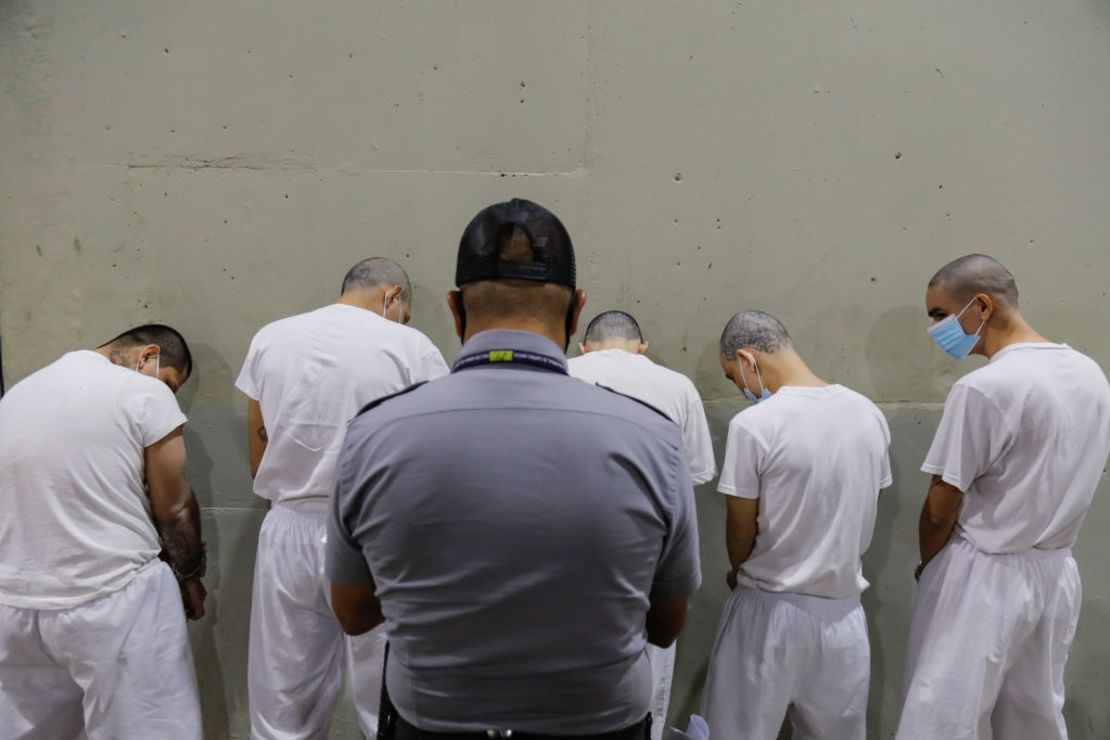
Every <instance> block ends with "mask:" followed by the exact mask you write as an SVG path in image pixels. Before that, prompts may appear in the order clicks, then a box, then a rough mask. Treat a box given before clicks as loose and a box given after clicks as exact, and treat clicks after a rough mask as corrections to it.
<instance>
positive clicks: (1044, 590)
mask: <svg viewBox="0 0 1110 740" xmlns="http://www.w3.org/2000/svg"><path fill="white" fill-rule="evenodd" d="M1082 600H1083V594H1082V588H1081V586H1080V583H1079V570H1078V568H1076V565H1075V560H1073V559H1072V557H1071V551H1070V550H1032V551H1028V552H1023V553H1016V554H1013V555H991V554H988V553H985V552H982V551H980V550H977V549H976V548H975V547H973V546H972V545H971V544H970V543H968V542H967V541H966V540H964V539H962V538H960V537H958V536H957V537H954V538H953V539H952V541H951V542H950V543H949V544H948V545H947V546H946V547H945V548H944V549H943V550H942V551H941V552H940V554H939V555H937V557H936V559H935V560H933V561H932V562H930V563H929V566H928V567H927V568H926V569H925V572H924V573H923V574H922V576H921V584H920V586H919V587H918V592H917V599H916V601H915V604H914V613H913V621H912V623H911V625H910V640H909V647H908V649H907V651H906V674H905V681H904V683H903V688H904V690H905V696H906V698H905V704H904V706H903V708H902V719H901V722H900V723H899V725H898V735H897V737H898V738H900V739H901V740H932V739H933V738H936V740H941V739H942V738H943V740H972V739H974V740H991V738H992V737H995V738H999V740H1009V739H1010V738H1036V739H1037V740H1052V738H1066V737H1067V735H1068V731H1067V727H1066V726H1065V725H1064V717H1063V715H1062V714H1061V711H1062V710H1063V707H1064V664H1065V663H1066V662H1067V659H1068V649H1069V648H1070V647H1071V642H1072V638H1073V637H1074V636H1075V625H1076V622H1078V621H1079V606H1080V603H1081V602H1082Z"/></svg>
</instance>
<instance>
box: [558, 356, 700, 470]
mask: <svg viewBox="0 0 1110 740" xmlns="http://www.w3.org/2000/svg"><path fill="white" fill-rule="evenodd" d="M567 367H568V370H569V371H570V374H571V375H573V376H574V377H576V378H580V379H582V380H585V381H586V382H587V383H593V384H595V385H603V386H605V387H606V388H612V389H613V390H615V391H617V392H619V393H624V394H625V395H628V396H632V397H633V398H637V399H639V400H641V401H643V402H644V403H646V404H650V405H651V406H654V407H655V408H657V409H659V410H660V411H662V412H663V413H664V414H666V415H667V416H668V417H670V419H671V421H673V422H674V423H675V424H678V428H679V429H681V430H682V441H683V442H684V443H685V445H686V454H687V456H688V457H689V458H690V477H691V478H693V480H694V485H700V484H702V483H707V482H709V481H710V480H712V479H713V476H714V475H716V474H717V461H716V460H714V458H713V441H712V440H711V439H710V437H709V424H708V422H706V420H705V409H704V408H702V403H701V396H699V395H698V390H697V388H695V387H694V384H693V383H692V382H691V381H690V379H689V378H687V377H686V376H685V375H683V374H682V373H676V372H675V371H674V370H670V369H668V368H665V367H663V366H662V365H657V364H655V363H654V362H652V361H651V360H650V359H648V358H647V357H646V356H645V355H638V354H635V353H633V352H626V351H624V350H623V349H602V350H597V351H595V352H588V353H586V354H584V355H581V356H580V357H572V358H571V359H570V360H569V361H568V362H567Z"/></svg>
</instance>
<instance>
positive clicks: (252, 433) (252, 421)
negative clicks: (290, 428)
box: [247, 398, 270, 478]
mask: <svg viewBox="0 0 1110 740" xmlns="http://www.w3.org/2000/svg"><path fill="white" fill-rule="evenodd" d="M269 441H270V438H269V437H268V436H266V424H265V423H264V422H263V421H262V406H260V405H259V403H258V401H256V400H254V399H253V398H250V399H247V449H248V450H249V451H250V458H251V478H253V477H254V476H256V475H258V466H259V465H261V464H262V456H263V455H264V454H266V443H267V442H269Z"/></svg>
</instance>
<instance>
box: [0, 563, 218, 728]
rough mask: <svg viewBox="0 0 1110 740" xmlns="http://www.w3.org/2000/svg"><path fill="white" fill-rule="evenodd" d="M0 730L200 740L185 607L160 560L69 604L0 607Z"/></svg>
mask: <svg viewBox="0 0 1110 740" xmlns="http://www.w3.org/2000/svg"><path fill="white" fill-rule="evenodd" d="M0 736H2V737H3V738H5V740H71V739H72V738H89V739H90V740H150V739H151V738H158V740H200V737H201V720H200V702H199V700H198V698H197V681H196V674H195V673H194V671H193V654H192V651H191V649H190V647H189V635H188V632H187V630H186V627H185V609H184V606H183V605H182V602H181V590H180V588H179V587H178V585H177V579H175V578H174V577H173V573H171V572H170V569H169V567H168V566H167V565H166V564H165V563H163V562H161V561H160V560H154V561H151V562H149V563H147V564H146V565H144V566H142V568H140V569H139V573H138V574H137V575H136V576H135V578H134V580H132V581H131V583H129V584H127V585H126V586H125V587H124V588H122V589H120V590H119V591H116V592H114V593H112V594H109V595H107V596H104V597H102V598H99V599H96V600H95V601H91V602H89V603H87V604H83V605H81V606H78V607H74V608H72V609H61V610H57V611H48V610H35V609H15V608H12V607H8V606H0Z"/></svg>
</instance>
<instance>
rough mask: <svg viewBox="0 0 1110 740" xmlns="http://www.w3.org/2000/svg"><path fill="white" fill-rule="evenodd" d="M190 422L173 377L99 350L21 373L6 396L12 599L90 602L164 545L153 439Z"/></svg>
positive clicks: (7, 594) (5, 494)
mask: <svg viewBox="0 0 1110 740" xmlns="http://www.w3.org/2000/svg"><path fill="white" fill-rule="evenodd" d="M184 423H185V415H184V414H182V413H181V409H180V407H179V406H178V405H177V400H176V399H175V398H174V395H173V393H172V392H171V391H170V389H169V388H168V387H167V386H166V384H165V383H163V382H161V381H160V380H157V379H155V378H151V377H148V376H146V375H141V374H140V373H138V372H136V371H135V370H130V369H127V368H124V367H119V366H118V365H113V364H112V363H111V361H109V360H108V358H106V357H104V356H103V355H100V354H97V353H96V352H91V351H88V350H83V351H79V352H70V353H69V354H66V355H63V356H62V357H61V358H60V359H58V360H57V361H55V362H54V363H53V364H51V365H48V366H46V367H44V368H43V369H42V370H39V371H38V372H36V373H34V374H32V375H30V376H28V377H27V378H25V379H23V380H22V381H21V382H20V383H17V384H16V385H15V387H13V388H12V389H11V391H9V392H8V394H7V395H5V396H4V398H3V400H0V512H2V513H0V603H2V604H7V605H8V606H13V607H17V608H22V609H67V608H70V607H74V606H78V605H80V604H83V603H85V602H87V601H90V600H92V599H95V598H97V597H98V596H102V595H104V594H107V593H111V592H113V591H118V590H119V589H121V588H123V587H124V586H126V585H127V584H128V583H130V582H131V579H132V578H133V577H134V576H135V573H136V572H137V571H138V570H139V568H140V567H141V566H142V565H143V564H145V563H147V562H148V561H150V560H151V559H153V558H155V557H157V556H158V552H159V551H160V550H161V546H160V545H159V542H158V533H157V531H156V530H155V529H154V523H153V521H152V520H151V514H150V499H149V498H148V496H147V493H146V488H145V469H146V466H145V461H144V451H145V448H147V447H150V446H151V445H153V444H154V443H156V442H159V441H161V440H162V439H164V438H165V437H166V435H168V434H169V433H170V432H172V431H173V430H175V429H177V428H178V427H180V426H181V425H182V424H184Z"/></svg>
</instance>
